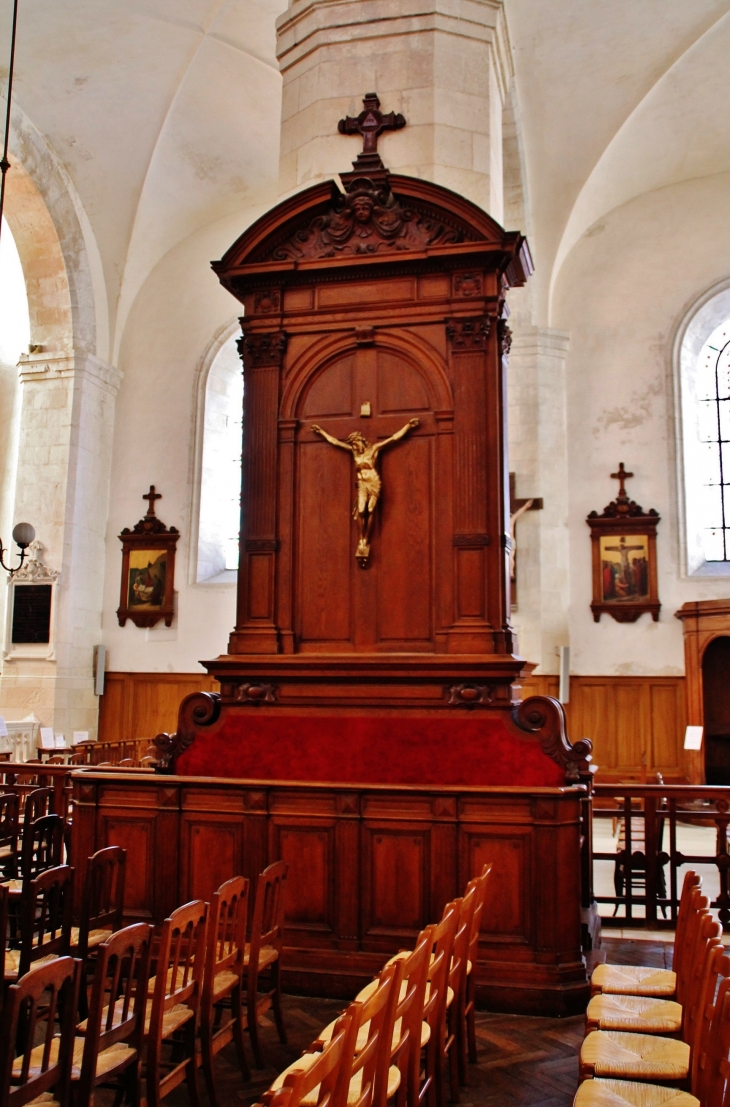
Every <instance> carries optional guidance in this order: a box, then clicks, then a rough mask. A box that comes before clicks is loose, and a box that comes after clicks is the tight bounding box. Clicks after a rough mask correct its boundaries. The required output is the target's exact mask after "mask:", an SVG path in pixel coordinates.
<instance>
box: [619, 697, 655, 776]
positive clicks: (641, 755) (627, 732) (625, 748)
mask: <svg viewBox="0 0 730 1107" xmlns="http://www.w3.org/2000/svg"><path fill="white" fill-rule="evenodd" d="M614 696H615V700H614V712H615V724H614V725H615V727H616V755H615V761H614V764H619V765H622V766H624V765H625V766H626V767H627V768H628V769H630V770H633V771H638V772H641V771H642V768H644V767H647V746H648V739H649V736H650V735H651V719H650V717H649V710H648V709H649V689H648V687H647V685H646V684H645V683H644V682H643V681H642V682H641V683H640V684H635V683H632V684H629V685H619V686H618V687H617V688H616V689H615V691H614Z"/></svg>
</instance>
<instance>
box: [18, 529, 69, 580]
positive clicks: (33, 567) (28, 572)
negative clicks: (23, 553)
mask: <svg viewBox="0 0 730 1107" xmlns="http://www.w3.org/2000/svg"><path fill="white" fill-rule="evenodd" d="M42 549H43V544H42V543H41V542H39V541H38V539H37V538H35V539H34V540H33V541H32V542H31V544H30V546H29V547H28V550H29V551H30V552H29V554H28V559H27V560H26V561H25V562H24V563H23V565H21V566H20V568H19V569H16V570H15V573H14V574H13V583H18V581H28V582H29V583H31V584H53V583H54V582H55V581H57V580H58V572H59V571H58V569H49V568H48V566H47V565H44V564H43V558H42V557H41V550H42Z"/></svg>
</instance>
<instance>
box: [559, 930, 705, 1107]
mask: <svg viewBox="0 0 730 1107" xmlns="http://www.w3.org/2000/svg"><path fill="white" fill-rule="evenodd" d="M718 951H720V952H721V947H720V946H718V945H712V944H710V945H708V947H707V949H706V951H705V960H704V963H703V965H702V971H701V974H700V986H699V987H698V988H697V990H696V994H695V995H691V996H688V997H687V999H688V1001H689V1002H691V1006H688V1007H687V1010H686V1012H685V1017H684V1020H683V1026H682V1038H681V1039H677V1038H666V1037H660V1036H659V1035H653V1034H632V1033H630V1032H627V1031H615V1030H610V1031H605V1030H593V1031H591V1033H590V1034H588V1036H587V1037H586V1038H585V1040H584V1042H583V1045H582V1046H581V1050H580V1058H579V1078H580V1080H585V1079H586V1077H589V1076H612V1077H614V1076H615V1077H616V1078H617V1079H625V1080H635V1081H640V1082H642V1083H643V1082H648V1083H658V1082H662V1083H664V1082H666V1083H670V1082H671V1083H676V1084H677V1085H678V1086H679V1087H682V1088H684V1089H687V1088H688V1087H689V1086H690V1084H691V1073H692V1065H693V1056H694V1052H695V1050H696V1049H700V1050H701V1048H702V1034H701V1031H702V1028H703V1025H704V1022H703V1018H704V1015H705V1013H706V1012H707V1010H708V1009H711V1008H712V1006H713V1003H714V997H715V993H716V991H717V987H718V974H717V971H716V970H717V966H718V959H717V956H716V954H717V952H718Z"/></svg>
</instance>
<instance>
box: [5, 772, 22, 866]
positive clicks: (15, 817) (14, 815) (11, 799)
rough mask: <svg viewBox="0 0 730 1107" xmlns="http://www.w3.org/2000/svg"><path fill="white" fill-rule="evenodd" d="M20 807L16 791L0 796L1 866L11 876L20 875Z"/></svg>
mask: <svg viewBox="0 0 730 1107" xmlns="http://www.w3.org/2000/svg"><path fill="white" fill-rule="evenodd" d="M19 809H20V805H19V802H18V797H17V795H16V794H15V792H6V793H5V794H4V795H1V796H0V868H1V869H2V871H3V873H4V875H5V876H6V877H10V878H13V877H17V875H18V835H19V833H20V821H19Z"/></svg>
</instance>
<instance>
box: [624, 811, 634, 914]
mask: <svg viewBox="0 0 730 1107" xmlns="http://www.w3.org/2000/svg"><path fill="white" fill-rule="evenodd" d="M631 815H632V808H631V796H624V825H625V827H626V831H625V837H624V842H625V845H624V894H625V896H626V918H627V919H631V918H633V895H634V888H633V882H632V881H633V866H634V859H633V852H634V849H633V844H632V841H631V829H632V828H631Z"/></svg>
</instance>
